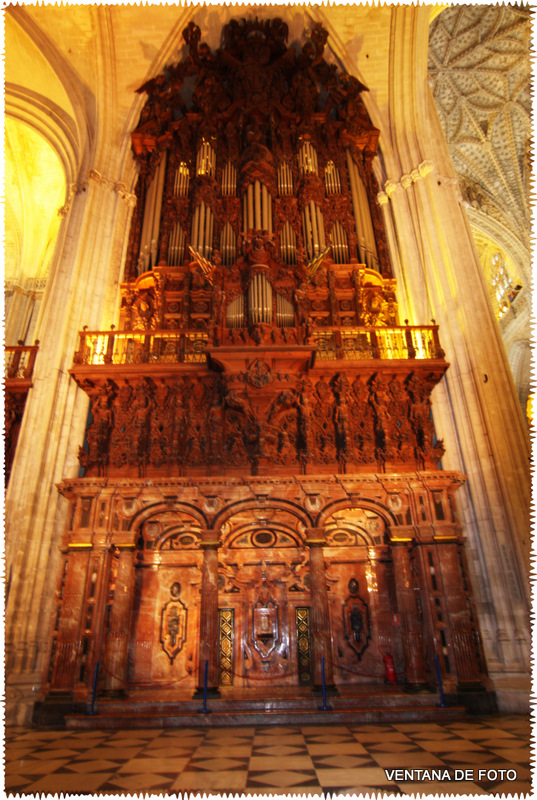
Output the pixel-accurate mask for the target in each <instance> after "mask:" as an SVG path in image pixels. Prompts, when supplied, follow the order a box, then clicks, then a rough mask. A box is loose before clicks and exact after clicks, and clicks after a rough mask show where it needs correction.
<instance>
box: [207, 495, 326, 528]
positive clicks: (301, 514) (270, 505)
mask: <svg viewBox="0 0 537 800" xmlns="http://www.w3.org/2000/svg"><path fill="white" fill-rule="evenodd" d="M265 509H266V510H267V511H268V510H270V511H275V512H277V511H278V510H281V511H284V512H287V513H289V514H291V515H292V516H294V517H296V519H297V521H298V522H299V523H300V524H302V525H304V526H305V527H312V526H313V521H312V519H311V517H310V515H309V514H308V513H307V512H306V511H305V510H304V509H303V508H301V507H300V506H299V505H298V504H297V503H293V502H291V501H289V500H282V499H276V498H270V500H268V501H267V504H266V505H265V504H263V505H261V506H260V504H259V501H258V500H242V501H241V500H239V501H237V502H236V503H232V504H231V505H228V506H226V508H224V509H223V510H222V511H221V512H220V513H219V514H217V515H216V517H215V518H214V519H213V522H212V527H213V528H215V529H219V528H222V527H223V525H224V524H225V523H226V522H227V521H228V520H229V519H231V517H234V516H235V515H237V514H240V513H243V512H248V511H257V512H259V514H260V515H262V514H263V511H264V510H265Z"/></svg>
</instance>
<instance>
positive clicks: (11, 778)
mask: <svg viewBox="0 0 537 800" xmlns="http://www.w3.org/2000/svg"><path fill="white" fill-rule="evenodd" d="M31 782H32V778H29V777H28V776H27V775H6V776H5V788H6V789H7V790H8V791H9V789H22V788H23V787H24V786H28V784H29V783H31Z"/></svg>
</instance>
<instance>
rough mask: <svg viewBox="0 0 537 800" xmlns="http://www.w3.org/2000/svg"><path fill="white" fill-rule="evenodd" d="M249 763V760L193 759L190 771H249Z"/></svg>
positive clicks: (189, 767) (189, 766)
mask: <svg viewBox="0 0 537 800" xmlns="http://www.w3.org/2000/svg"><path fill="white" fill-rule="evenodd" d="M248 761H249V759H248V758H243V759H237V758H199V759H198V758H193V759H191V760H190V763H189V765H188V769H189V771H194V770H203V771H206V770H211V772H215V771H219V772H222V771H225V770H231V769H248Z"/></svg>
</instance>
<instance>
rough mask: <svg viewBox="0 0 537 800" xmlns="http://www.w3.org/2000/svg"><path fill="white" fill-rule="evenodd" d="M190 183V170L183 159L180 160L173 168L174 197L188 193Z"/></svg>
mask: <svg viewBox="0 0 537 800" xmlns="http://www.w3.org/2000/svg"><path fill="white" fill-rule="evenodd" d="M189 183H190V172H189V170H188V167H187V165H186V164H185V162H184V161H181V163H180V164H179V166H178V167H177V169H176V170H175V179H174V183H173V193H174V195H175V196H176V197H185V196H186V195H187V194H188V185H189Z"/></svg>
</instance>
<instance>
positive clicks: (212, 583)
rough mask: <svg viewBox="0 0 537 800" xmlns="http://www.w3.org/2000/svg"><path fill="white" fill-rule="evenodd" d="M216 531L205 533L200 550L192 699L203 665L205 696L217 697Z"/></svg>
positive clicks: (198, 690)
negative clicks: (196, 666)
mask: <svg viewBox="0 0 537 800" xmlns="http://www.w3.org/2000/svg"><path fill="white" fill-rule="evenodd" d="M220 544H221V542H220V539H219V532H218V531H213V530H209V531H205V532H204V535H203V540H202V542H201V548H202V550H203V564H202V568H201V603H200V648H199V653H200V656H199V672H198V686H197V688H196V692H195V695H194V696H195V697H196V696H197V697H199V696H200V695H201V694H202V693H203V685H204V681H205V662H206V661H207V692H208V693H209V694H211V695H213V696H214V695H217V694H219V690H218V634H219V631H218V548H219V547H220Z"/></svg>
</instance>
